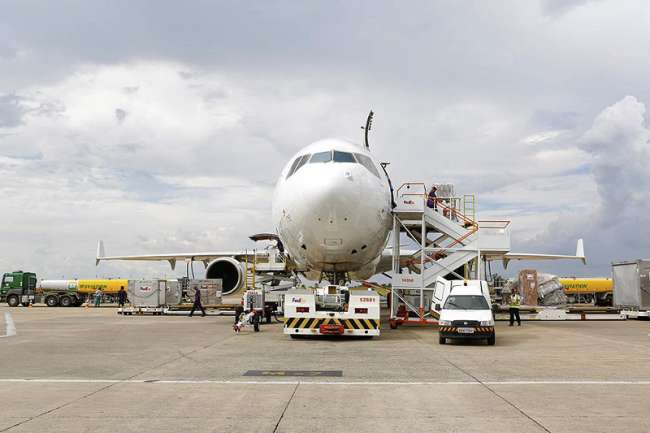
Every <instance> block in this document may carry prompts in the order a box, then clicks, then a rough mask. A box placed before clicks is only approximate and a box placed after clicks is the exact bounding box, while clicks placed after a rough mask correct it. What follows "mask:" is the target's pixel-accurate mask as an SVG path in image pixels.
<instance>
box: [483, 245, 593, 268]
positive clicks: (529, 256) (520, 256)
mask: <svg viewBox="0 0 650 433" xmlns="http://www.w3.org/2000/svg"><path fill="white" fill-rule="evenodd" d="M498 259H502V260H503V267H504V268H505V267H508V263H509V262H510V261H512V260H581V261H582V263H583V264H585V265H586V264H587V258H586V257H585V248H584V244H583V241H582V239H578V244H577V245H576V254H575V256H571V255H563V254H535V253H506V254H504V255H503V256H501V257H499V256H494V257H489V258H488V260H498Z"/></svg>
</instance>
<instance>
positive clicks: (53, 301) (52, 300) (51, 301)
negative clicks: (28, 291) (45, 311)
mask: <svg viewBox="0 0 650 433" xmlns="http://www.w3.org/2000/svg"><path fill="white" fill-rule="evenodd" d="M45 305H47V306H48V307H56V306H57V305H59V300H58V299H57V298H56V296H48V297H47V298H45Z"/></svg>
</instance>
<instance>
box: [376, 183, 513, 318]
mask: <svg viewBox="0 0 650 433" xmlns="http://www.w3.org/2000/svg"><path fill="white" fill-rule="evenodd" d="M441 195H442V194H441ZM434 202H435V205H433V203H431V202H430V203H429V205H433V206H432V207H429V206H427V189H426V186H425V185H424V184H423V183H405V184H403V185H402V186H400V187H399V188H398V189H397V191H396V194H395V203H396V206H395V208H394V209H393V233H392V242H393V266H392V270H393V275H392V289H391V293H390V299H389V300H390V304H389V305H390V326H391V328H393V329H394V328H397V326H398V325H400V324H402V323H419V324H437V312H436V311H435V310H434V308H433V306H434V305H435V304H436V303H441V302H442V300H443V299H442V297H443V295H444V283H445V280H444V278H445V277H449V278H458V279H463V278H465V279H468V278H470V277H473V278H474V279H480V278H481V259H483V260H485V259H487V258H489V257H490V256H492V257H494V256H503V254H505V253H507V252H508V251H510V227H509V226H510V221H478V220H477V219H476V216H475V213H476V210H475V206H474V203H475V202H474V196H468V195H466V196H464V197H462V198H460V197H452V196H450V197H442V196H441V197H438V198H436V199H435V201H434ZM414 244H415V247H413V245H414ZM459 269H463V271H461V272H463V275H460V274H459V273H458V270H459Z"/></svg>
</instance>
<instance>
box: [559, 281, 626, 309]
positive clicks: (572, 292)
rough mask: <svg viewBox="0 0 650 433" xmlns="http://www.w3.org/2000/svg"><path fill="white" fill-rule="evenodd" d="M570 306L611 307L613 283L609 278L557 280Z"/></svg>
mask: <svg viewBox="0 0 650 433" xmlns="http://www.w3.org/2000/svg"><path fill="white" fill-rule="evenodd" d="M558 281H559V282H560V284H562V287H563V288H564V293H565V294H566V295H567V298H568V299H569V302H570V303H572V304H591V303H593V304H595V305H612V292H613V286H614V284H613V282H612V279H611V278H576V277H561V278H558Z"/></svg>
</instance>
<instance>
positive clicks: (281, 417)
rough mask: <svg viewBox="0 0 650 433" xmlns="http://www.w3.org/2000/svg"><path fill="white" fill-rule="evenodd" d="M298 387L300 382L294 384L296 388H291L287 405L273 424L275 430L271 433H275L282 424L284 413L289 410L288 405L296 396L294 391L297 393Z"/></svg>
mask: <svg viewBox="0 0 650 433" xmlns="http://www.w3.org/2000/svg"><path fill="white" fill-rule="evenodd" d="M299 386H300V382H298V383H296V386H295V387H294V388H293V392H292V393H291V397H289V401H287V404H286V405H285V406H284V409H283V410H282V413H281V414H280V418H279V419H278V422H277V423H275V428H274V429H273V433H276V432H277V431H278V427H279V426H280V423H281V422H282V419H283V418H284V414H285V413H286V411H287V409H288V408H289V405H290V404H291V401H292V400H293V396H294V395H296V391H298V387H299Z"/></svg>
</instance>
